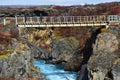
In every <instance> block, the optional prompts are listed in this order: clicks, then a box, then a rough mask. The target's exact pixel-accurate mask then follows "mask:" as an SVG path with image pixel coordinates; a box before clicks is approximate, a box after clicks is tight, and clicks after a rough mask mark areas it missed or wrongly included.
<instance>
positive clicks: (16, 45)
mask: <svg viewBox="0 0 120 80" xmlns="http://www.w3.org/2000/svg"><path fill="white" fill-rule="evenodd" d="M11 35H12V34H10V33H9V32H6V31H4V33H3V32H2V31H0V80H46V79H45V76H44V75H43V74H42V73H40V70H39V69H38V68H37V67H35V66H34V55H33V52H32V50H31V49H30V47H28V45H27V44H26V42H25V41H23V40H22V39H20V38H19V39H16V38H13V37H12V36H11Z"/></svg>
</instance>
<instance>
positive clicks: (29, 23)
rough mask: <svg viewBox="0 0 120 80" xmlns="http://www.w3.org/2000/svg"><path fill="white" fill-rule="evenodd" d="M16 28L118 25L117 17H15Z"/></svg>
mask: <svg viewBox="0 0 120 80" xmlns="http://www.w3.org/2000/svg"><path fill="white" fill-rule="evenodd" d="M15 20H16V25H17V26H18V27H74V26H75V27H77V26H108V25H110V26H116V25H120V16H118V15H107V16H105V15H99V16H43V17H41V16H40V17H17V16H16V17H15Z"/></svg>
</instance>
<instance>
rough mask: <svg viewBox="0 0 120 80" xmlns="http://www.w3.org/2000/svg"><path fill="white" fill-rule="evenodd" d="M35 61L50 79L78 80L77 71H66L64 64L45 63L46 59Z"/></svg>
mask: <svg viewBox="0 0 120 80" xmlns="http://www.w3.org/2000/svg"><path fill="white" fill-rule="evenodd" d="M34 63H35V66H37V67H39V68H40V71H41V72H42V73H44V74H45V76H46V78H47V79H48V80H76V77H77V73H76V72H69V71H64V69H63V66H62V65H53V64H45V61H44V60H35V62H34Z"/></svg>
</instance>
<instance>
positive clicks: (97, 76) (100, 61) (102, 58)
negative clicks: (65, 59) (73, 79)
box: [88, 33, 118, 80]
mask: <svg viewBox="0 0 120 80" xmlns="http://www.w3.org/2000/svg"><path fill="white" fill-rule="evenodd" d="M116 50H118V39H117V37H116V36H115V35H114V34H112V33H100V34H99V35H98V36H97V39H96V42H95V45H93V55H92V56H91V57H90V59H89V61H88V71H89V76H90V80H104V79H105V77H106V75H107V74H108V72H109V70H110V69H111V67H112V66H113V63H114V61H115V60H116V59H117V58H118V54H116V53H115V51H116ZM109 77H110V76H109Z"/></svg>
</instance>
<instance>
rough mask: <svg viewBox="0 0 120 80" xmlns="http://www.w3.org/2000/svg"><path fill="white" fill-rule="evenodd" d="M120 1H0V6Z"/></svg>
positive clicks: (109, 0)
mask: <svg viewBox="0 0 120 80" xmlns="http://www.w3.org/2000/svg"><path fill="white" fill-rule="evenodd" d="M113 1H119V2H120V0H0V5H78V4H97V3H104V2H113Z"/></svg>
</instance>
